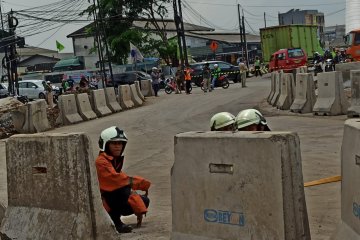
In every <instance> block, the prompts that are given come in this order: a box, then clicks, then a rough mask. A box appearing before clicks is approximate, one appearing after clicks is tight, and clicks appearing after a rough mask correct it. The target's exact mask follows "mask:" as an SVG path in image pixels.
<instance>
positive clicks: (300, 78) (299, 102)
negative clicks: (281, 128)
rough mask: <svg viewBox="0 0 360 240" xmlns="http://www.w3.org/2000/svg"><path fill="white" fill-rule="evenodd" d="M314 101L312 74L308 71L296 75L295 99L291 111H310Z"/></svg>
mask: <svg viewBox="0 0 360 240" xmlns="http://www.w3.org/2000/svg"><path fill="white" fill-rule="evenodd" d="M315 102H316V96H315V85H314V76H313V75H312V74H310V73H299V74H297V75H296V87H295V99H294V102H293V104H292V105H291V107H290V110H291V111H292V112H296V113H311V112H312V110H313V107H314V104H315Z"/></svg>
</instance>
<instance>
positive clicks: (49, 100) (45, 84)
mask: <svg viewBox="0 0 360 240" xmlns="http://www.w3.org/2000/svg"><path fill="white" fill-rule="evenodd" d="M42 85H43V87H44V90H45V93H46V94H45V96H46V102H47V104H48V105H49V108H53V107H54V102H53V94H52V86H51V82H50V81H47V82H45V81H42Z"/></svg>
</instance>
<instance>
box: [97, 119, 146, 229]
mask: <svg viewBox="0 0 360 240" xmlns="http://www.w3.org/2000/svg"><path fill="white" fill-rule="evenodd" d="M127 140H128V139H127V137H126V135H125V133H124V131H123V130H121V129H119V128H118V127H115V126H113V127H110V128H107V129H105V130H103V131H102V132H101V135H100V138H99V147H100V153H99V156H98V157H97V159H96V162H95V164H96V170H97V175H98V180H99V185H100V191H101V196H102V200H103V205H104V207H105V209H106V210H107V212H108V213H109V215H110V217H111V219H112V221H113V222H114V224H115V228H116V230H117V231H118V232H120V233H127V232H131V231H132V227H131V226H129V225H126V224H124V223H123V222H122V221H121V219H120V217H121V216H129V215H132V214H135V215H136V216H137V218H138V223H137V225H138V227H140V226H141V222H142V217H143V215H144V214H146V212H147V208H148V206H149V203H150V200H149V198H148V197H147V195H148V190H149V188H150V182H149V181H148V180H146V179H144V178H142V177H139V176H133V177H130V176H128V175H127V174H125V173H124V172H123V171H122V167H123V164H124V156H123V152H124V149H125V146H126V143H127ZM136 190H141V191H145V194H144V195H139V194H138V193H137V192H136Z"/></svg>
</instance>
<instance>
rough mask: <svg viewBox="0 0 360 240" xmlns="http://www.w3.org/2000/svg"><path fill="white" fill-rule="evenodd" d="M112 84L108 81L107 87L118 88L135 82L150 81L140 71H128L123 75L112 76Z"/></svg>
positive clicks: (144, 73) (148, 76)
mask: <svg viewBox="0 0 360 240" xmlns="http://www.w3.org/2000/svg"><path fill="white" fill-rule="evenodd" d="M113 77H114V82H111V80H110V81H108V82H107V84H106V85H107V86H108V87H112V86H113V87H116V88H117V87H118V86H119V85H125V84H134V82H135V81H142V80H151V76H150V75H149V74H147V73H146V72H142V71H129V72H124V73H118V74H113Z"/></svg>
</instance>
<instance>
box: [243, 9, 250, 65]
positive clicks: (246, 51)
mask: <svg viewBox="0 0 360 240" xmlns="http://www.w3.org/2000/svg"><path fill="white" fill-rule="evenodd" d="M242 30H243V37H244V45H245V60H246V66H247V67H248V68H249V59H248V49H247V42H246V32H245V17H244V9H243V10H242Z"/></svg>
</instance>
